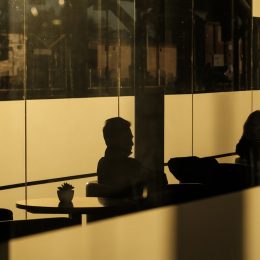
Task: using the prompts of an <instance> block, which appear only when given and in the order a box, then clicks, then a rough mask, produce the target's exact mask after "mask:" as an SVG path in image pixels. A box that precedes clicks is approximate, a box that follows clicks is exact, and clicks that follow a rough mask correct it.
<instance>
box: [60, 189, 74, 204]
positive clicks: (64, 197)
mask: <svg viewBox="0 0 260 260" xmlns="http://www.w3.org/2000/svg"><path fill="white" fill-rule="evenodd" d="M57 194H58V197H59V200H60V202H64V203H68V202H71V201H72V199H73V196H74V190H58V191H57Z"/></svg>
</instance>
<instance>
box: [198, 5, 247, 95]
mask: <svg viewBox="0 0 260 260" xmlns="http://www.w3.org/2000/svg"><path fill="white" fill-rule="evenodd" d="M251 6H252V3H251V1H250V0H243V1H242V0H241V1H233V0H221V1H220V0H213V1H206V0H203V1H201V0H195V9H194V20H195V27H194V35H195V49H194V58H195V70H194V71H195V86H194V90H195V91H199V92H214V91H230V90H241V89H249V88H250V85H251V80H250V77H251V76H250V62H251V61H250V57H251V46H250V45H251V25H250V24H251V16H252V10H251Z"/></svg>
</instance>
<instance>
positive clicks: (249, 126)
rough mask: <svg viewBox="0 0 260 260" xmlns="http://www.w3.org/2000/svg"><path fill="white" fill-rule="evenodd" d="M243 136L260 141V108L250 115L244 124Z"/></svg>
mask: <svg viewBox="0 0 260 260" xmlns="http://www.w3.org/2000/svg"><path fill="white" fill-rule="evenodd" d="M243 137H244V138H246V139H248V140H251V141H257V140H259V141H260V110H256V111H254V112H253V113H251V114H250V115H249V116H248V118H247V120H246V122H245V124H244V129H243Z"/></svg>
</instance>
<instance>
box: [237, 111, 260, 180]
mask: <svg viewBox="0 0 260 260" xmlns="http://www.w3.org/2000/svg"><path fill="white" fill-rule="evenodd" d="M236 153H237V154H238V155H239V156H240V158H239V160H238V162H239V163H241V164H245V165H247V166H248V167H249V170H250V174H251V181H252V184H253V185H258V184H260V110H256V111H254V112H252V113H251V114H250V115H249V116H248V118H247V120H246V122H245V124H244V128H243V134H242V136H241V138H240V140H239V142H238V144H237V146H236Z"/></svg>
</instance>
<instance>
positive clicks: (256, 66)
mask: <svg viewBox="0 0 260 260" xmlns="http://www.w3.org/2000/svg"><path fill="white" fill-rule="evenodd" d="M253 54H254V55H253V89H260V18H257V17H255V18H254V20H253Z"/></svg>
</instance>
